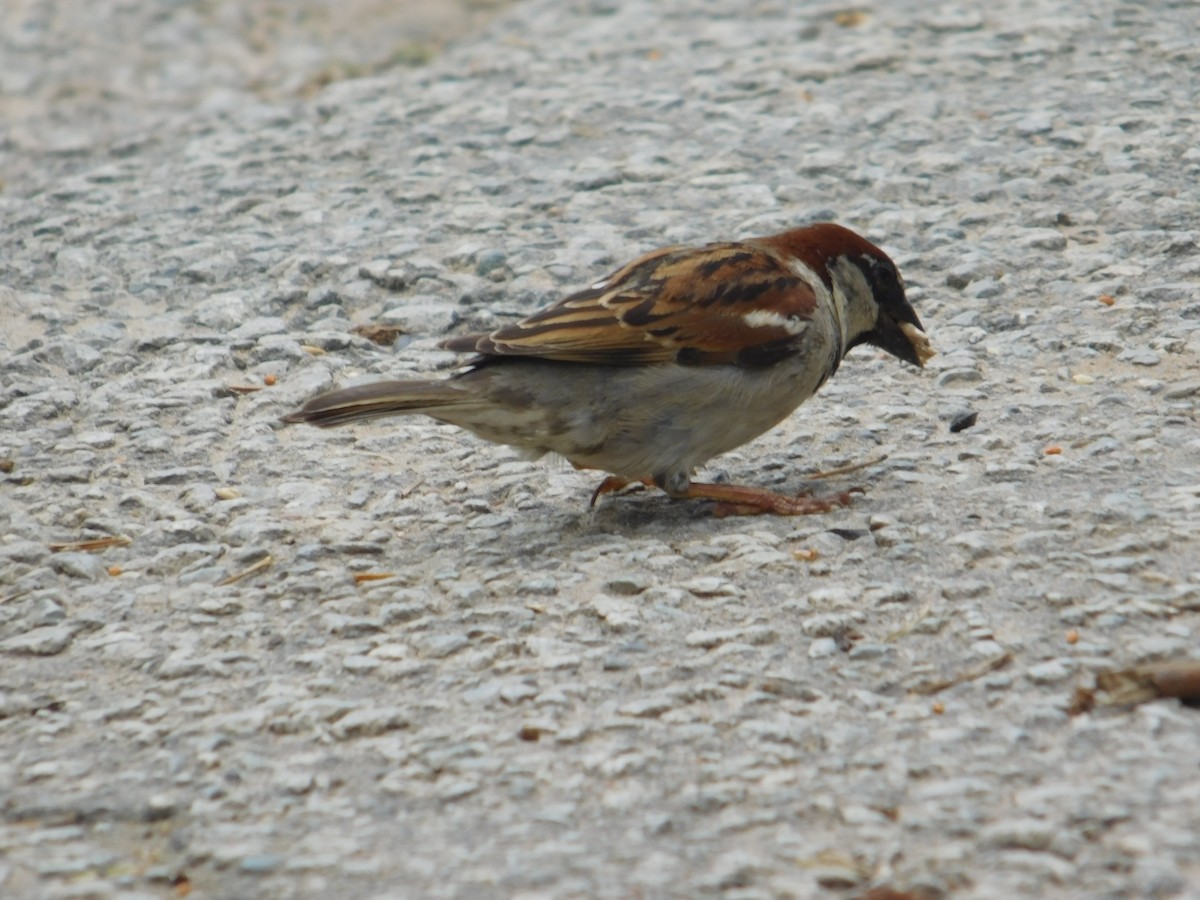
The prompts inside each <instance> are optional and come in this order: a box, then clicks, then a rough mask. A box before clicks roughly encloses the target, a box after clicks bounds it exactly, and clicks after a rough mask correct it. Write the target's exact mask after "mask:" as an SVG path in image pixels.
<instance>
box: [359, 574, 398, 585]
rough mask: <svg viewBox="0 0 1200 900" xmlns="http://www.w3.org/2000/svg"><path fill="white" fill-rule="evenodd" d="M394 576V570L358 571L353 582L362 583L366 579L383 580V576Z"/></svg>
mask: <svg viewBox="0 0 1200 900" xmlns="http://www.w3.org/2000/svg"><path fill="white" fill-rule="evenodd" d="M395 577H396V573H395V572H358V573H356V574H355V576H354V583H355V584H362V583H363V582H366V581H383V580H384V579H385V578H395Z"/></svg>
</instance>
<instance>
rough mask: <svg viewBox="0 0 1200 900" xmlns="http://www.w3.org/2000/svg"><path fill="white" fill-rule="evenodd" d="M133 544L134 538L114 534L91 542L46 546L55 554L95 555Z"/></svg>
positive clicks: (66, 542)
mask: <svg viewBox="0 0 1200 900" xmlns="http://www.w3.org/2000/svg"><path fill="white" fill-rule="evenodd" d="M132 543H133V539H132V538H128V537H126V536H125V535H123V534H114V535H112V536H111V537H102V538H94V539H92V540H90V541H63V542H61V543H56V544H47V545H46V546H47V547H49V548H50V550H51V552H53V553H61V552H62V551H64V550H72V551H74V550H84V551H86V552H88V553H95V552H96V551H97V550H107V549H108V548H109V547H128V546H129V545H130V544H132Z"/></svg>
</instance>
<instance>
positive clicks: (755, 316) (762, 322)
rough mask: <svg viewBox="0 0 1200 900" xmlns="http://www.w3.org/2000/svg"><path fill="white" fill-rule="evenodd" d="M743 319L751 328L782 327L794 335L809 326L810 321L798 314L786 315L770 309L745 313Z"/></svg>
mask: <svg viewBox="0 0 1200 900" xmlns="http://www.w3.org/2000/svg"><path fill="white" fill-rule="evenodd" d="M742 321H744V322H745V323H746V324H747V325H749V326H750V327H751V328H782V329H783V330H784V331H786V332H787V333H788V334H790V335H791V336H792V337H795V336H796V335H798V334H800V333H801V332H802V331H804V329H805V328H807V327H808V322H807V321H806V320H805V319H801V318H799V317H797V316H785V315H783V314H782V313H777V312H775V311H774V310H769V309H756V310H754V311H752V312H748V313H743V314H742Z"/></svg>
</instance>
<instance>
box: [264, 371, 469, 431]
mask: <svg viewBox="0 0 1200 900" xmlns="http://www.w3.org/2000/svg"><path fill="white" fill-rule="evenodd" d="M472 399H473V398H472V397H471V395H470V394H468V393H467V392H465V391H462V390H461V389H459V388H457V387H454V386H452V385H451V383H450V382H447V381H380V382H377V383H375V384H360V385H356V386H355V387H349V388H343V389H342V390H339V391H329V392H328V393H325V394H318V395H317V396H316V397H313V398H312V399H311V400H309V401H308V402H307V403H305V404H304V405H303V406H301V407H300V408H299V409H298V410H296V411H295V412H291V413H288V414H287V415H286V416H284V417H283V421H284V422H286V423H287V424H289V425H290V424H293V423H296V422H306V423H308V424H309V425H316V426H317V427H319V428H332V427H334V426H335V425H346V424H347V423H349V422H362V421H365V420H367V419H379V418H382V417H384V416H400V415H406V414H410V413H427V414H429V415H436V414H437V411H438V410H441V409H445V408H446V407H448V406H455V405H458V404H461V403H470V402H472Z"/></svg>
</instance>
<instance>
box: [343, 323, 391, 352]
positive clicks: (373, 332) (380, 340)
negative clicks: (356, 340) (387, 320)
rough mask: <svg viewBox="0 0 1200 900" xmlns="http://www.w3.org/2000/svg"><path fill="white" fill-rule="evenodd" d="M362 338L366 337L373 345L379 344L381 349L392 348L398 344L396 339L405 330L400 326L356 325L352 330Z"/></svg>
mask: <svg viewBox="0 0 1200 900" xmlns="http://www.w3.org/2000/svg"><path fill="white" fill-rule="evenodd" d="M350 330H351V331H352V332H354V333H355V334H357V335H359V336H360V337H365V338H366V339H367V340H368V341H370V342H371V343H373V344H379V345H380V346H381V347H390V346H392V344H394V343H396V338H398V337H399V336H400V335H402V334H404V333H405V332H404V328H403V327H402V326H400V325H382V324H380V323H378V322H367V323H364V324H362V325H355V326H354V327H353V328H351V329H350Z"/></svg>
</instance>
